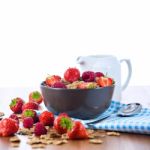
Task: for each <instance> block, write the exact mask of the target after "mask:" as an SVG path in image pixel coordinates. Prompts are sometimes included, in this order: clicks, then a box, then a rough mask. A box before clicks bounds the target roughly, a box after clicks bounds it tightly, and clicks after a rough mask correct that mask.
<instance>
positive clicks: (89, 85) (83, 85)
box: [77, 82, 97, 89]
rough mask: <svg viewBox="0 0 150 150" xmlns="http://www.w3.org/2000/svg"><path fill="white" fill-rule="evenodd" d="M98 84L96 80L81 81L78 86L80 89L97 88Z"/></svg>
mask: <svg viewBox="0 0 150 150" xmlns="http://www.w3.org/2000/svg"><path fill="white" fill-rule="evenodd" d="M96 87H97V84H96V83H95V82H81V83H80V84H79V85H78V86H77V88H78V89H95V88H96Z"/></svg>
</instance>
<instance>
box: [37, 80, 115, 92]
mask: <svg viewBox="0 0 150 150" xmlns="http://www.w3.org/2000/svg"><path fill="white" fill-rule="evenodd" d="M43 83H44V81H43V82H42V83H41V84H40V87H42V88H47V89H51V90H62V91H86V90H101V89H104V88H110V87H115V84H112V85H111V86H105V87H99V88H94V89H65V88H52V87H49V86H46V85H43Z"/></svg>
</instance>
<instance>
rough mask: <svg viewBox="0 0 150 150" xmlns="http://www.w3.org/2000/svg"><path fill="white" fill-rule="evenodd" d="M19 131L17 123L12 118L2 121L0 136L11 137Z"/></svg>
mask: <svg viewBox="0 0 150 150" xmlns="http://www.w3.org/2000/svg"><path fill="white" fill-rule="evenodd" d="M18 129H19V125H18V123H17V121H15V120H14V119H11V118H5V119H3V120H1V121H0V136H11V135H13V134H15V133H16V132H17V131H18Z"/></svg>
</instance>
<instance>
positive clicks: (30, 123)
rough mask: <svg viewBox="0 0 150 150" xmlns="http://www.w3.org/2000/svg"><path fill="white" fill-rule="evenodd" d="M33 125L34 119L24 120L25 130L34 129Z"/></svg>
mask: <svg viewBox="0 0 150 150" xmlns="http://www.w3.org/2000/svg"><path fill="white" fill-rule="evenodd" d="M33 123H34V121H33V118H31V117H27V118H24V120H23V126H24V127H25V128H32V127H33Z"/></svg>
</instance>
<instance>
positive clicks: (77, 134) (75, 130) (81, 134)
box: [67, 121, 88, 140]
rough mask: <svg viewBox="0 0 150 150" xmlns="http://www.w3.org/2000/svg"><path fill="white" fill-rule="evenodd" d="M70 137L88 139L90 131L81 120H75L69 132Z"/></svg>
mask: <svg viewBox="0 0 150 150" xmlns="http://www.w3.org/2000/svg"><path fill="white" fill-rule="evenodd" d="M67 135H68V137H69V139H72V140H74V139H87V138H88V133H87V131H86V129H85V127H84V126H83V124H82V123H81V122H80V121H75V122H74V125H73V127H72V129H71V130H70V131H69V132H68V133H67Z"/></svg>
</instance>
